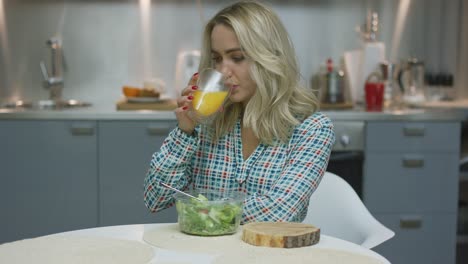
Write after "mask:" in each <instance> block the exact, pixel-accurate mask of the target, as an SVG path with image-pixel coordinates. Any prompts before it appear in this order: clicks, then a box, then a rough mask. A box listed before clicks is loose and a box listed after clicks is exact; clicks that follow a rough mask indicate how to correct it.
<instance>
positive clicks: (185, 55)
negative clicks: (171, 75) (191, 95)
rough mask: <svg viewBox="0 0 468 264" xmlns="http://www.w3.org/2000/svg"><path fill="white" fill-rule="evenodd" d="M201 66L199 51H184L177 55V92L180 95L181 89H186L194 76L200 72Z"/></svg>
mask: <svg viewBox="0 0 468 264" xmlns="http://www.w3.org/2000/svg"><path fill="white" fill-rule="evenodd" d="M199 64H200V51H199V50H183V51H180V52H179V53H178V55H177V63H176V74H175V75H176V78H175V90H176V92H177V94H180V92H181V89H182V88H183V87H185V86H186V85H187V84H188V82H189V81H190V79H191V78H192V76H193V74H194V73H196V72H197V71H198V66H199Z"/></svg>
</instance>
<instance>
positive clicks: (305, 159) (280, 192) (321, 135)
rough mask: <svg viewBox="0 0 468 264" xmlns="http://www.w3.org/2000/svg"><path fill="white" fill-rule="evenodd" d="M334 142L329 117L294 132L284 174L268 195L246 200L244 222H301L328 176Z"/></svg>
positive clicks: (256, 195)
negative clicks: (316, 191) (320, 184)
mask: <svg viewBox="0 0 468 264" xmlns="http://www.w3.org/2000/svg"><path fill="white" fill-rule="evenodd" d="M334 141H335V134H334V132H333V125H332V124H331V122H330V121H329V120H328V119H327V118H325V121H324V122H323V123H321V124H320V123H319V124H318V125H317V124H316V123H315V124H314V122H311V124H310V125H309V126H306V127H305V128H304V129H301V130H298V131H295V132H294V134H293V138H292V140H291V143H290V153H289V157H288V160H287V164H285V167H284V168H283V170H282V172H281V175H280V176H279V178H278V180H277V181H276V182H275V183H274V184H273V186H272V187H271V189H270V190H269V191H268V192H267V193H264V194H261V195H259V194H254V195H253V196H250V197H249V198H247V199H246V201H245V204H244V215H243V222H244V223H247V222H256V221H294V222H301V221H302V220H303V218H304V217H305V214H306V212H307V207H308V204H309V199H310V196H311V195H312V193H313V192H314V191H315V189H316V188H317V186H318V184H319V183H320V180H321V179H322V176H323V174H324V173H325V170H326V168H327V165H328V159H329V157H330V153H331V149H332V146H333V143H334Z"/></svg>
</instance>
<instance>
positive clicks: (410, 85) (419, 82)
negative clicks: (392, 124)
mask: <svg viewBox="0 0 468 264" xmlns="http://www.w3.org/2000/svg"><path fill="white" fill-rule="evenodd" d="M424 75H425V69H424V62H423V61H421V60H418V59H417V58H409V59H408V60H406V61H403V62H402V63H401V67H400V71H399V72H398V83H399V84H400V89H401V91H402V93H403V102H404V103H406V104H408V105H418V104H421V103H423V102H425V101H426V93H425V87H424Z"/></svg>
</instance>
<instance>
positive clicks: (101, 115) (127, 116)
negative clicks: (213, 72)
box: [0, 106, 467, 121]
mask: <svg viewBox="0 0 468 264" xmlns="http://www.w3.org/2000/svg"><path fill="white" fill-rule="evenodd" d="M323 112H324V113H325V114H326V115H327V116H329V117H330V118H331V119H332V120H334V121H462V120H464V119H466V117H467V111H464V110H463V109H459V108H443V109H441V108H427V109H406V110H402V111H392V112H365V111H362V110H360V109H358V108H356V109H353V110H337V111H323ZM7 119H9V120H15V119H17V120H160V121H164V120H175V119H176V117H175V114H174V113H173V112H172V111H150V110H138V111H117V110H115V109H112V108H105V107H101V108H100V107H96V106H92V107H87V108H80V109H65V110H16V109H0V120H7Z"/></svg>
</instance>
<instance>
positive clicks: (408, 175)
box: [364, 152, 459, 213]
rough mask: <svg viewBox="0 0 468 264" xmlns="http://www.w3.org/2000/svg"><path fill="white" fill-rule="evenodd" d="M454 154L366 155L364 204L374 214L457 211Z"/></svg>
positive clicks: (370, 153) (456, 174)
mask: <svg viewBox="0 0 468 264" xmlns="http://www.w3.org/2000/svg"><path fill="white" fill-rule="evenodd" d="M458 156H459V155H458V154H457V153H440V152H439V153H378V152H377V153H376V152H369V153H367V154H366V161H365V163H366V164H365V177H364V193H365V195H364V203H365V204H366V206H367V208H369V210H370V211H371V212H374V213H396V212H418V213H422V212H448V213H455V212H456V211H457V197H458V192H457V189H458Z"/></svg>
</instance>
